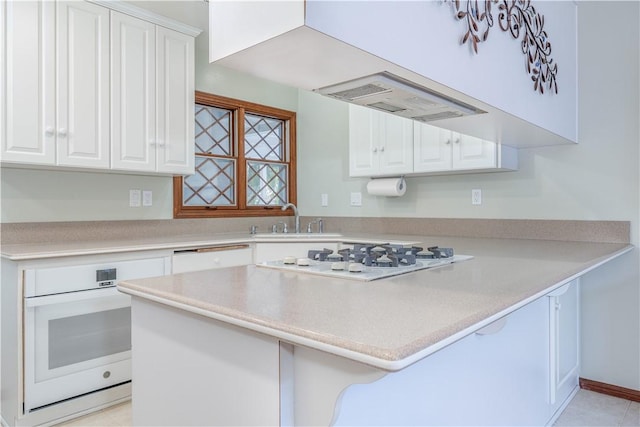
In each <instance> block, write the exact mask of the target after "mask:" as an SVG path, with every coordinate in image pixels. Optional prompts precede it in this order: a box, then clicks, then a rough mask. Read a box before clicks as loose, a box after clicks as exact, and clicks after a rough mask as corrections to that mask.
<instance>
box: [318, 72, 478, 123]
mask: <svg viewBox="0 0 640 427" xmlns="http://www.w3.org/2000/svg"><path fill="white" fill-rule="evenodd" d="M315 92H318V93H320V94H322V95H326V96H329V97H332V98H335V99H340V100H342V101H347V102H351V103H353V104H358V105H363V106H366V107H371V108H375V109H377V110H380V111H385V112H388V113H391V114H395V115H398V116H402V117H406V118H409V119H413V120H418V121H421V122H431V121H436V120H442V119H450V118H454V117H464V116H470V115H474V114H482V113H486V111H482V110H480V109H478V108H475V107H473V106H471V105H469V104H467V103H464V102H461V101H458V100H456V99H453V98H451V97H448V96H446V95H443V94H441V93H438V92H435V91H433V90H431V89H427V88H426V87H423V86H420V85H417V84H415V83H412V82H410V81H408V80H405V79H403V78H401V77H398V76H396V75H394V74H391V73H388V72H383V73H378V74H373V75H370V76H366V77H362V78H358V79H354V80H349V81H347V82H342V83H338V84H335V85H331V86H325V87H323V88H320V89H316V90H315Z"/></svg>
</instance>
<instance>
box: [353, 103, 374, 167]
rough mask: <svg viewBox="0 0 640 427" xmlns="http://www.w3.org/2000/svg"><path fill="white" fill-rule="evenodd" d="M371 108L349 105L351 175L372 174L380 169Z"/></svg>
mask: <svg viewBox="0 0 640 427" xmlns="http://www.w3.org/2000/svg"><path fill="white" fill-rule="evenodd" d="M373 113H374V111H373V110H372V109H371V108H365V107H359V106H356V105H349V175H350V176H372V175H375V174H376V173H377V170H378V150H377V148H376V147H375V145H374V144H375V142H374V130H373V117H372V116H373Z"/></svg>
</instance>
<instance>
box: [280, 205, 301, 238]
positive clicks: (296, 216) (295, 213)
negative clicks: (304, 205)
mask: <svg viewBox="0 0 640 427" xmlns="http://www.w3.org/2000/svg"><path fill="white" fill-rule="evenodd" d="M287 208H291V209H293V215H295V221H296V233H300V216H299V215H298V208H296V205H294V204H293V203H287V204H286V205H284V206H283V207H282V210H283V211H286V210H287Z"/></svg>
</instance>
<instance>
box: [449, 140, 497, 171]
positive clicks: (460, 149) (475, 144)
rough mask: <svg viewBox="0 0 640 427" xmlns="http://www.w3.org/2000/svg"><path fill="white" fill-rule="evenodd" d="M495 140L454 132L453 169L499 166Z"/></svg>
mask: <svg viewBox="0 0 640 427" xmlns="http://www.w3.org/2000/svg"><path fill="white" fill-rule="evenodd" d="M497 158H498V147H497V144H496V143H495V142H491V141H485V140H483V139H480V138H476V137H475V136H469V135H462V134H459V133H457V132H453V164H452V166H453V169H454V170H463V169H490V168H495V167H497V166H498V164H497Z"/></svg>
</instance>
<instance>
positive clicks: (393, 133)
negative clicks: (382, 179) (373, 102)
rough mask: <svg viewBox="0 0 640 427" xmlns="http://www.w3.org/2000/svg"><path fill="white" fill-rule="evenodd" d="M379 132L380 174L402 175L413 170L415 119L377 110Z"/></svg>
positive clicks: (377, 134)
mask: <svg viewBox="0 0 640 427" xmlns="http://www.w3.org/2000/svg"><path fill="white" fill-rule="evenodd" d="M374 113H375V117H376V118H377V121H378V126H379V132H377V133H376V135H375V136H377V137H378V138H380V139H379V141H378V156H379V163H378V174H379V175H402V174H406V173H411V172H413V121H412V120H409V119H405V118H403V117H398V116H394V115H391V114H388V113H382V112H378V111H375V112H374Z"/></svg>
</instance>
